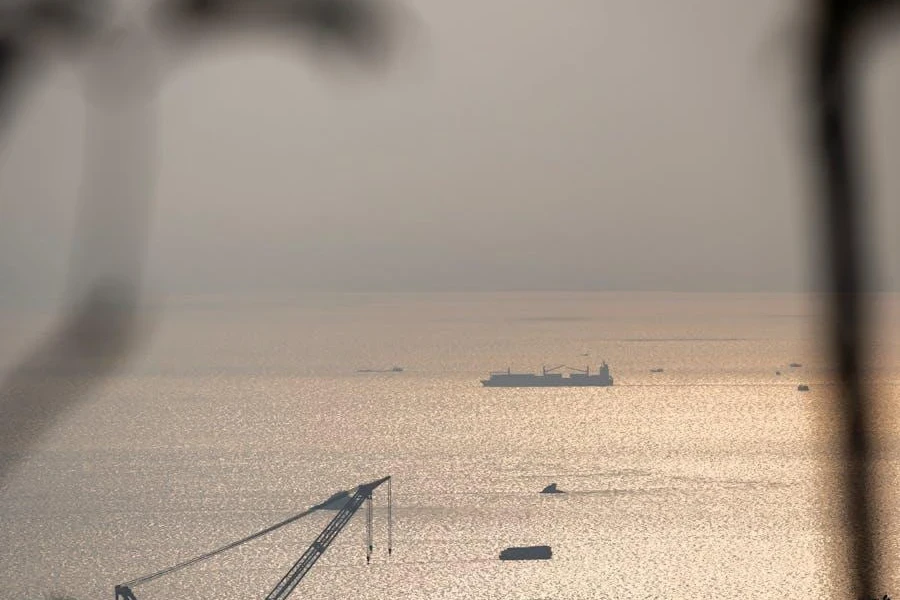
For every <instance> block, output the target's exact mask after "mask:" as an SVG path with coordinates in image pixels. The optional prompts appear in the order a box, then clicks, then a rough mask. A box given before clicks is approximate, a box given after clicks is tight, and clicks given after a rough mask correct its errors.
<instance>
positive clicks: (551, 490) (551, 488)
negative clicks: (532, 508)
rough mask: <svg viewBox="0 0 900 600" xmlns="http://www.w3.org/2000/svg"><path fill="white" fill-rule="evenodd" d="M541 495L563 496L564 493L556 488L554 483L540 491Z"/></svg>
mask: <svg viewBox="0 0 900 600" xmlns="http://www.w3.org/2000/svg"><path fill="white" fill-rule="evenodd" d="M541 493H542V494H565V492H564V491H562V490H561V489H559V488H558V487H556V484H555V483H551V484H550V485H548V486H547V487H545V488H544V489H542V490H541Z"/></svg>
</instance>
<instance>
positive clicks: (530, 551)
mask: <svg viewBox="0 0 900 600" xmlns="http://www.w3.org/2000/svg"><path fill="white" fill-rule="evenodd" d="M552 557H553V550H551V549H550V546H519V547H516V546H513V547H511V548H507V549H506V550H503V551H502V552H501V553H500V560H550V559H551V558H552Z"/></svg>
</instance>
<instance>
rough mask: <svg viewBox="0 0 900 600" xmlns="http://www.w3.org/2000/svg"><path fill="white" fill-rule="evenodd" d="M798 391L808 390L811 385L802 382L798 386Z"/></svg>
mask: <svg viewBox="0 0 900 600" xmlns="http://www.w3.org/2000/svg"><path fill="white" fill-rule="evenodd" d="M797 391H798V392H808V391H809V386H808V385H806V384H805V383H801V384H800V385H798V386H797Z"/></svg>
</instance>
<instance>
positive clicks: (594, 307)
mask: <svg viewBox="0 0 900 600" xmlns="http://www.w3.org/2000/svg"><path fill="white" fill-rule="evenodd" d="M894 304H896V303H894V302H893V300H891V301H889V302H887V303H886V306H887V309H886V310H885V311H883V314H884V315H886V318H887V319H888V324H887V325H885V326H884V327H883V328H882V331H883V332H886V334H885V335H883V336H882V338H883V339H881V340H880V344H879V346H878V349H877V353H876V354H875V356H874V358H873V361H874V363H873V367H876V370H875V371H874V372H873V377H876V378H877V380H878V386H877V388H876V389H877V391H878V394H879V398H880V402H881V404H880V405H879V406H880V408H879V411H880V412H879V414H880V419H881V422H882V424H883V427H884V435H883V438H882V442H881V444H880V446H879V448H880V452H881V456H882V460H881V461H880V463H879V464H880V467H881V470H882V472H883V475H884V481H885V488H886V489H896V488H897V483H898V477H897V469H896V449H895V448H896V445H895V444H894V443H893V442H892V441H891V438H890V437H889V436H890V433H891V432H892V431H896V430H897V427H896V419H895V417H894V411H893V410H891V409H890V406H891V402H892V400H893V398H894V396H895V394H896V391H897V388H896V386H895V384H894V382H895V381H898V378H897V376H898V369H900V360H898V356H900V353H898V352H897V351H896V348H895V347H894V346H893V345H892V339H891V335H890V333H889V332H890V331H897V328H896V327H895V326H894V325H893V323H896V322H897V320H896V319H893V318H892V317H891V315H893V314H894V312H895V311H892V309H891V307H892V306H894ZM818 308H819V307H818V306H817V304H816V303H815V302H812V301H810V300H809V299H806V298H803V297H799V296H750V295H748V296H730V295H718V296H712V295H710V296H696V295H651V294H645V295H609V294H607V295H604V294H459V295H410V296H387V295H355V296H324V295H322V296H306V297H302V298H295V299H291V300H282V301H278V302H275V301H263V300H258V299H257V300H253V301H249V300H248V301H244V302H241V303H235V302H221V301H219V300H217V299H214V298H213V299H210V298H205V299H193V300H192V301H190V302H188V301H182V302H178V303H174V302H173V303H172V305H171V306H169V307H167V308H166V309H165V311H164V313H163V316H162V321H161V323H160V327H159V328H158V329H157V331H156V333H155V335H154V337H153V340H152V343H151V345H150V347H148V348H146V349H145V351H144V352H143V354H141V355H140V356H138V357H135V359H134V360H133V361H132V363H131V364H130V365H129V366H128V367H126V368H125V369H124V370H123V371H122V372H120V373H119V374H118V375H117V376H115V377H114V378H112V379H110V380H108V381H106V382H105V383H104V384H103V385H102V386H100V387H98V388H97V389H95V390H94V391H93V393H92V394H91V396H90V397H89V399H88V400H87V401H85V402H84V403H82V404H80V405H79V406H78V407H77V409H76V410H74V411H73V412H71V413H70V414H68V415H67V417H66V418H65V419H64V420H63V421H62V422H60V423H59V424H58V425H56V426H55V427H54V428H53V429H52V430H51V431H50V432H49V433H48V434H47V435H46V436H45V437H44V438H43V440H42V442H41V443H40V444H39V446H38V450H37V451H36V452H35V453H34V454H33V455H31V456H29V457H28V458H27V459H26V460H25V461H24V462H22V463H20V464H19V465H18V466H17V467H16V468H15V469H14V470H13V471H12V473H11V475H10V477H9V478H8V479H7V481H5V482H3V483H2V487H0V517H2V520H0V548H3V550H2V551H0V597H3V598H23V599H24V598H43V597H45V595H50V594H61V595H62V594H64V595H68V596H72V597H75V598H78V599H86V598H112V590H113V586H114V584H116V583H118V582H122V581H126V580H130V579H133V578H136V577H138V576H141V575H144V574H146V573H149V572H152V571H155V570H157V569H162V568H164V567H166V566H169V565H171V564H174V563H176V562H178V561H179V560H181V559H184V558H189V557H190V556H192V555H194V554H199V553H201V552H204V551H206V550H209V549H212V548H214V547H216V546H217V545H221V544H224V543H227V542H229V541H231V540H233V539H236V538H239V537H241V536H243V535H246V534H249V533H252V532H253V531H256V530H257V529H261V528H262V527H264V526H266V525H268V524H270V523H273V522H275V521H278V520H280V519H283V518H285V517H287V516H289V515H291V514H292V513H295V512H299V511H301V510H302V509H304V508H306V507H308V506H310V505H312V504H315V503H318V502H320V501H322V500H324V499H325V498H327V497H328V496H330V495H331V494H332V493H334V492H336V491H338V490H341V489H347V488H351V487H353V486H355V485H357V484H359V483H362V482H366V481H370V480H373V479H376V478H378V477H381V476H383V475H387V474H390V475H392V476H393V477H394V480H393V497H394V550H393V555H392V556H391V557H388V556H387V555H386V549H385V544H386V529H385V522H386V512H385V507H386V496H385V494H384V493H383V491H380V492H379V493H378V494H376V512H375V525H376V531H375V544H376V550H375V556H374V558H373V562H372V564H371V565H369V566H366V564H365V550H364V539H365V531H364V518H363V514H362V513H360V514H358V515H357V516H356V518H355V519H354V520H353V522H351V524H350V525H349V526H348V527H347V529H345V530H344V532H343V533H342V534H341V535H340V536H339V537H338V539H337V541H336V542H335V543H334V544H333V546H332V547H331V549H329V551H328V552H327V553H326V554H325V556H324V557H323V558H322V560H321V561H319V563H318V564H317V565H316V566H315V567H314V568H313V570H312V572H311V573H310V575H309V576H308V577H307V578H306V579H304V580H303V582H302V583H301V584H300V586H299V587H298V588H297V591H296V592H295V596H296V597H313V596H314V597H317V598H342V599H346V598H354V599H366V598H372V599H375V598H378V599H381V598H423V599H424V598H447V599H451V598H484V599H500V598H503V599H513V598H515V599H530V598H572V599H575V598H617V599H619V598H649V597H658V598H683V599H688V598H690V599H695V598H713V597H729V598H730V597H741V598H784V597H794V598H824V597H832V596H833V594H834V590H835V589H838V588H837V586H839V585H840V573H839V564H840V563H839V561H838V559H837V558H836V556H835V554H834V552H833V544H832V542H834V541H835V539H837V538H836V531H837V530H836V529H835V528H834V523H839V522H840V518H841V517H840V507H841V505H840V502H839V499H838V496H837V493H836V491H835V489H834V486H833V485H832V484H831V483H830V478H831V474H832V473H833V470H834V469H835V468H836V466H837V464H836V460H835V459H836V457H837V454H836V453H835V452H834V451H833V449H832V448H833V442H832V437H833V435H834V434H835V432H836V427H837V425H836V421H835V420H834V419H833V417H832V416H831V412H830V411H829V409H828V406H829V402H830V399H829V394H830V393H831V388H830V387H829V386H828V385H827V383H828V370H827V368H826V367H827V365H826V364H825V362H824V357H823V356H822V354H821V344H820V343H818V342H817V336H818V335H819V333H820V327H821V322H820V320H819V318H818V317H817V316H816V315H817V314H819V312H820V311H819V310H818ZM49 322H50V321H48V318H47V316H46V315H39V314H36V313H33V312H29V313H23V312H22V311H13V310H12V309H10V310H8V311H6V312H0V327H2V330H0V331H2V339H3V340H4V345H3V348H2V353H0V360H2V362H0V365H4V366H5V367H10V366H11V365H13V364H14V362H15V360H16V358H17V356H19V355H20V353H21V352H22V351H23V350H24V349H25V348H27V347H28V344H29V343H31V342H32V341H33V340H34V339H36V336H37V335H38V334H39V333H40V331H42V330H44V329H46V327H47V326H48V324H49ZM584 353H589V356H582V354H584ZM600 359H605V360H607V361H608V362H609V364H610V366H611V370H612V374H613V376H614V377H615V378H616V384H617V385H616V386H615V387H613V388H587V389H565V388H555V389H553V388H551V389H530V390H529V389H496V388H483V387H481V385H480V383H479V378H481V377H484V376H485V375H486V374H487V372H488V371H490V370H494V369H501V368H502V369H505V368H506V367H507V366H511V367H512V368H513V369H514V370H521V371H538V370H539V369H540V367H541V365H542V364H547V365H555V364H561V363H566V364H570V365H573V366H584V365H586V364H591V365H593V366H596V364H597V363H598V362H599V360H600ZM794 361H796V362H799V363H801V364H802V365H803V366H802V367H800V368H791V367H789V366H788V365H789V363H791V362H794ZM394 365H400V366H403V367H404V368H405V370H404V372H402V373H389V374H363V373H357V372H356V370H357V369H363V368H372V369H380V368H389V367H391V366H394ZM656 367H659V368H663V369H664V372H662V373H651V372H650V369H652V368H656ZM779 370H780V371H781V372H782V375H780V376H779V375H776V371H779ZM798 383H808V384H809V385H810V387H811V391H810V392H808V393H801V392H798V391H797V385H798ZM552 482H556V483H557V484H558V485H559V488H560V489H562V490H566V491H568V492H569V493H568V494H564V495H556V496H547V495H540V494H538V491H539V490H541V488H543V487H544V486H546V485H547V484H549V483H552ZM885 497H886V498H888V500H885V501H883V502H882V506H881V509H882V510H881V513H880V517H879V518H880V519H881V528H880V530H881V532H882V534H883V535H884V542H883V543H884V544H885V545H886V547H888V548H889V549H896V548H897V540H898V539H900V535H898V532H897V531H896V529H895V526H894V523H895V522H896V521H897V519H896V514H895V513H896V503H894V502H891V501H890V498H889V497H888V496H887V495H885ZM331 516H333V513H329V512H323V513H319V514H315V515H313V516H310V517H307V518H305V519H302V520H301V521H299V522H298V523H297V524H295V525H292V526H290V527H287V528H285V529H282V530H279V531H278V532H277V533H275V534H272V535H270V536H267V537H264V538H262V539H259V540H256V541H254V542H252V543H250V544H248V545H246V546H243V547H241V548H239V549H236V550H233V551H231V552H229V553H226V554H224V555H222V556H220V557H218V558H216V559H214V560H211V561H208V562H205V563H202V564H199V565H197V566H195V567H192V568H190V569H187V570H184V571H181V572H179V573H176V574H173V575H171V576H169V577H166V578H162V579H159V580H156V581H154V582H151V583H148V584H146V585H144V586H141V587H138V588H136V589H135V593H136V595H137V597H138V598H139V599H140V600H155V599H162V598H166V599H174V598H179V599H191V598H197V599H200V598H204V599H208V598H223V599H224V598H253V597H257V598H262V597H263V596H264V595H265V594H266V593H267V592H268V591H269V590H270V589H271V588H272V587H273V586H274V584H275V583H276V582H277V581H278V580H279V579H280V577H281V576H282V575H283V573H284V572H285V571H286V570H287V569H288V567H289V566H290V565H291V564H292V563H293V562H294V560H296V558H298V557H299V556H300V554H301V553H302V552H303V550H304V549H305V548H306V546H307V545H308V544H309V543H310V542H311V541H312V539H313V538H314V537H315V535H316V534H317V533H318V531H319V530H320V529H321V528H322V527H324V525H325V523H327V521H328V519H329V518H330V517H331ZM519 544H549V545H551V546H552V547H553V558H552V560H550V561H544V562H521V563H512V562H500V561H499V560H497V555H498V554H499V552H500V550H502V549H503V548H505V547H507V546H510V545H519ZM886 584H887V585H888V586H891V585H894V584H900V579H898V578H896V577H895V576H894V575H893V574H892V573H889V575H888V578H887V580H886ZM885 591H888V592H890V591H891V590H889V589H888V590H885ZM893 593H894V594H900V585H894V588H893Z"/></svg>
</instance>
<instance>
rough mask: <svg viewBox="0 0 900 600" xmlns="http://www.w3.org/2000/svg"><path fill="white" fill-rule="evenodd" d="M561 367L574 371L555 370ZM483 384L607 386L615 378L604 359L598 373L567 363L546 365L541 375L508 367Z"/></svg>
mask: <svg viewBox="0 0 900 600" xmlns="http://www.w3.org/2000/svg"><path fill="white" fill-rule="evenodd" d="M559 369H569V370H570V371H573V372H572V373H569V375H568V376H563V374H562V373H554V372H553V371H558V370H559ZM481 384H482V385H483V386H485V387H607V386H611V385H612V384H613V378H612V376H611V375H610V374H609V365H608V364H606V362H605V361H604V362H603V363H602V364H601V365H600V367H599V368H598V369H597V373H596V375H591V372H590V367H587V368H585V369H583V370H582V369H576V368H573V367H566V366H565V365H560V366H558V367H553V368H552V369H547V368H546V367H545V368H544V369H542V374H541V375H534V374H532V373H513V372H512V371H510V370H509V369H507V370H506V371H495V372H493V373H491V374H490V378H489V379H482V380H481Z"/></svg>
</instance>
